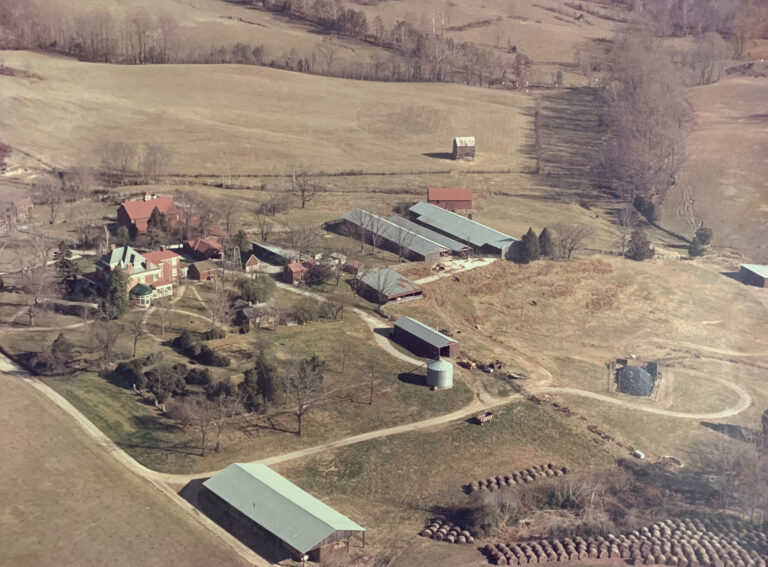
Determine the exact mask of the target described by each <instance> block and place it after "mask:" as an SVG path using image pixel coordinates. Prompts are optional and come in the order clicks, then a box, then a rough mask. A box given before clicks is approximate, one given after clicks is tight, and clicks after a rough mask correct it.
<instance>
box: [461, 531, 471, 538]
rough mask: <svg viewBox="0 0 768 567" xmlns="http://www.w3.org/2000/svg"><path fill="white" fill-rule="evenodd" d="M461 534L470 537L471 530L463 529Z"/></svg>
mask: <svg viewBox="0 0 768 567" xmlns="http://www.w3.org/2000/svg"><path fill="white" fill-rule="evenodd" d="M461 535H463V536H464V537H469V535H470V534H469V531H467V530H461Z"/></svg>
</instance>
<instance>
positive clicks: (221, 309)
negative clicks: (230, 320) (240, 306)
mask: <svg viewBox="0 0 768 567" xmlns="http://www.w3.org/2000/svg"><path fill="white" fill-rule="evenodd" d="M207 307H208V314H209V316H210V318H211V329H215V328H216V326H217V325H218V324H219V323H223V322H224V318H225V316H226V314H227V312H228V311H229V293H228V292H227V290H226V289H224V286H223V285H222V284H221V283H220V282H219V279H218V278H216V279H215V280H214V294H213V297H212V298H211V299H210V300H209V301H208V303H207Z"/></svg>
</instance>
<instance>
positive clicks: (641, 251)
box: [626, 228, 654, 262]
mask: <svg viewBox="0 0 768 567" xmlns="http://www.w3.org/2000/svg"><path fill="white" fill-rule="evenodd" d="M653 254H654V251H653V248H652V247H651V243H650V242H649V241H648V237H647V236H646V235H645V232H644V231H643V230H642V229H639V228H638V229H635V231H634V232H633V233H632V236H631V237H630V239H629V245H628V246H627V253H626V256H627V258H629V259H631V260H636V261H638V262H642V261H643V260H647V259H648V258H653Z"/></svg>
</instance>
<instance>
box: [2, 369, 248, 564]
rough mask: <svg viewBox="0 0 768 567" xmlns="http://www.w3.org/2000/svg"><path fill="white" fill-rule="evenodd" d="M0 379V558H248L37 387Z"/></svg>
mask: <svg viewBox="0 0 768 567" xmlns="http://www.w3.org/2000/svg"><path fill="white" fill-rule="evenodd" d="M0 385H2V389H3V396H2V400H0V407H2V411H0V431H2V434H3V439H4V442H3V448H2V450H0V472H2V474H3V477H4V479H5V480H4V481H3V483H2V487H0V497H2V499H3V502H4V503H5V504H4V506H3V513H2V514H0V563H2V564H3V565H15V566H18V567H37V566H40V565H62V566H75V565H77V566H82V565H114V566H117V567H120V566H128V565H137V564H142V565H155V564H159V563H162V564H166V563H168V564H170V563H174V562H181V563H183V564H184V565H196V566H200V567H203V566H209V565H232V566H235V565H238V566H239V565H243V566H244V565H246V563H245V562H244V561H242V560H240V559H239V558H238V557H237V556H236V555H235V554H234V553H233V552H232V551H231V550H229V549H228V548H226V547H225V546H224V544H223V543H222V542H221V541H220V540H219V539H218V538H217V537H216V536H215V535H213V534H211V533H210V532H209V531H208V530H207V529H206V528H204V527H202V526H201V525H200V524H198V523H197V522H196V521H195V520H193V519H191V518H190V517H189V516H187V515H186V513H185V512H183V511H182V510H181V509H180V508H178V507H177V506H176V505H175V504H173V503H171V502H170V501H169V500H167V499H166V497H164V496H162V495H161V494H160V493H159V492H158V491H157V490H156V489H154V488H152V487H151V486H150V485H149V484H148V483H146V482H145V481H144V480H142V479H139V478H138V477H137V476H135V475H134V474H133V473H132V472H129V471H127V470H126V469H125V468H124V467H123V465H121V464H118V463H117V461H115V460H113V459H112V458H111V457H109V456H107V455H106V454H105V453H104V451H103V450H102V448H101V447H98V446H96V445H95V444H94V442H93V441H92V440H91V439H90V438H89V437H87V436H86V435H85V433H84V432H82V431H81V430H80V428H79V426H78V425H76V424H75V423H74V422H73V421H72V419H71V418H70V417H69V416H68V415H65V414H64V413H63V412H62V411H61V410H59V409H58V408H56V407H54V406H53V405H52V404H51V403H50V402H48V401H47V400H46V399H44V398H43V397H42V396H41V395H40V394H38V393H37V392H36V391H35V390H33V388H31V387H30V386H28V385H26V384H24V383H22V382H20V381H19V380H18V379H17V378H15V377H11V376H9V375H6V374H0ZM126 395H128V394H126ZM114 408H115V409H119V404H118V403H117V402H115V406H114Z"/></svg>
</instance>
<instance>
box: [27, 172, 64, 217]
mask: <svg viewBox="0 0 768 567" xmlns="http://www.w3.org/2000/svg"><path fill="white" fill-rule="evenodd" d="M33 196H34V199H35V200H36V201H37V202H38V203H39V204H41V205H45V206H46V207H47V208H48V223H49V224H54V223H55V222H56V217H57V215H58V212H59V208H60V207H61V205H62V203H64V192H63V191H62V183H61V182H60V181H59V180H58V179H54V178H53V177H50V176H44V177H42V178H40V179H38V180H37V181H36V183H35V189H34V192H33Z"/></svg>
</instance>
